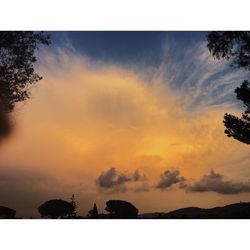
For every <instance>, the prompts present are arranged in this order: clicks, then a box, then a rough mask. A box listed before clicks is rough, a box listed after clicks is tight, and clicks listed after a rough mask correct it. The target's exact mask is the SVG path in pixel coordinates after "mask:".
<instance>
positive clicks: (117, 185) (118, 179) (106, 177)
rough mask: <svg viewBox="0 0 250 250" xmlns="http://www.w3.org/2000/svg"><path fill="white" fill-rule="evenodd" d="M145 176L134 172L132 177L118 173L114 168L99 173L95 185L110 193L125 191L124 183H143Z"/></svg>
mask: <svg viewBox="0 0 250 250" xmlns="http://www.w3.org/2000/svg"><path fill="white" fill-rule="evenodd" d="M145 180H146V176H145V175H143V174H141V173H140V172H139V171H138V170H136V171H135V172H134V173H133V174H132V175H128V174H124V173H118V172H117V170H116V168H110V169H108V170H107V171H104V172H102V173H101V175H100V176H99V177H98V178H97V180H96V184H97V186H98V187H100V188H101V189H102V190H106V191H111V192H125V191H127V190H128V189H127V187H126V183H132V182H139V181H145Z"/></svg>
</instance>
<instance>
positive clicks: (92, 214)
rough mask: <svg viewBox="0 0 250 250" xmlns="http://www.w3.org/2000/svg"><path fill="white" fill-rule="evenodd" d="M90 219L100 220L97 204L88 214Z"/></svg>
mask: <svg viewBox="0 0 250 250" xmlns="http://www.w3.org/2000/svg"><path fill="white" fill-rule="evenodd" d="M88 218H92V219H95V218H98V210H97V206H96V204H95V203H94V206H93V208H92V209H91V210H89V212H88Z"/></svg>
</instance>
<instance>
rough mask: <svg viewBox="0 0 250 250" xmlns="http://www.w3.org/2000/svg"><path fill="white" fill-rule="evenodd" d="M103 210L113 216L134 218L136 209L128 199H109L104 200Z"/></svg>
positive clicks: (136, 212)
mask: <svg viewBox="0 0 250 250" xmlns="http://www.w3.org/2000/svg"><path fill="white" fill-rule="evenodd" d="M105 210H106V211H107V212H109V213H110V216H111V217H114V218H136V217H137V215H138V212H139V211H138V209H137V208H136V207H135V206H134V205H133V204H131V203H130V202H128V201H123V200H110V201H108V202H106V208H105Z"/></svg>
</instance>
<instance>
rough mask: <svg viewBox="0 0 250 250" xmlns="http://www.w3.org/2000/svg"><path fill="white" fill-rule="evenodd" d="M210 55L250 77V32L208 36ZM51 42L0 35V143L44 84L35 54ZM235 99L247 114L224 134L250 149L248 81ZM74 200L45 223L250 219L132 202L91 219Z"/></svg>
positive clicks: (51, 208) (241, 209) (243, 210)
mask: <svg viewBox="0 0 250 250" xmlns="http://www.w3.org/2000/svg"><path fill="white" fill-rule="evenodd" d="M207 40H208V44H207V46H208V49H209V50H210V52H211V54H212V55H213V56H214V57H215V58H216V59H225V60H231V61H232V64H233V66H234V67H236V68H241V69H244V70H247V71H250V32H240V31H238V32H227V31H215V32H209V33H208V36H207ZM49 43H50V38H49V36H47V35H45V34H44V33H43V32H31V31H11V32H7V31H4V32H3V31H2V32H0V140H1V139H2V138H4V137H6V136H7V135H9V134H10V132H11V131H12V127H13V118H12V117H11V115H10V114H11V113H12V112H13V110H14V109H15V107H16V104H17V103H19V102H23V101H26V100H27V99H28V98H29V97H30V87H31V86H32V85H33V84H35V83H36V82H38V81H39V80H41V79H42V77H41V76H39V75H38V74H37V73H36V72H35V70H34V63H35V62H36V60H37V58H36V56H35V52H36V50H38V47H39V45H40V44H43V45H49ZM235 93H236V97H237V99H239V100H240V101H242V102H243V104H244V107H245V111H244V112H243V113H242V116H241V117H236V116H234V115H231V114H228V113H226V114H225V116H224V121H223V122H224V125H225V127H226V130H225V133H226V134H227V136H229V137H233V138H234V139H236V140H238V141H240V142H243V143H246V144H250V115H249V113H250V83H249V81H248V80H245V81H243V82H242V83H241V85H240V86H239V87H237V88H236V90H235ZM76 209H77V205H76V202H75V197H74V195H73V196H72V197H71V200H70V201H65V200H60V199H53V200H49V201H46V202H44V203H43V204H41V205H40V206H39V207H38V211H39V213H40V215H41V217H42V218H51V219H57V218H61V219H62V218H64V219H73V218H74V219H79V218H90V219H106V218H107V219H128V218H129V219H135V218H159V219H229V218H230V219H239V218H244V219H245V218H250V203H236V204H231V205H227V206H225V207H216V208H211V209H203V208H197V207H188V208H182V209H178V210H175V211H172V212H169V213H153V214H141V215H139V216H138V213H139V211H138V209H137V208H136V207H135V206H134V205H133V204H131V203H130V202H128V201H123V200H110V201H108V202H107V203H106V208H105V210H106V211H107V213H106V214H99V213H98V209H97V205H96V204H94V205H93V208H92V209H91V210H90V211H89V213H88V215H87V216H86V217H82V216H79V215H77V211H76ZM15 215H16V211H15V210H13V209H11V208H8V207H4V206H0V218H2V219H13V218H15Z"/></svg>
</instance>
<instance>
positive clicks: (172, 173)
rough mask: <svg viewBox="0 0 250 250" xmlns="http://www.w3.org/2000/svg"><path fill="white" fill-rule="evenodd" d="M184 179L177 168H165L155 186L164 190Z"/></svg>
mask: <svg viewBox="0 0 250 250" xmlns="http://www.w3.org/2000/svg"><path fill="white" fill-rule="evenodd" d="M185 180H186V179H185V178H184V177H182V176H181V175H180V171H179V170H166V171H165V172H164V173H162V174H161V175H160V181H159V182H158V184H157V185H156V188H158V189H161V190H166V189H168V188H170V187H171V186H173V185H175V184H177V183H182V182H184V181H185Z"/></svg>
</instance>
